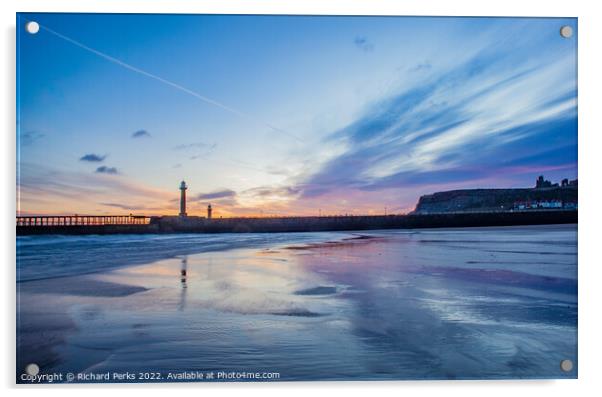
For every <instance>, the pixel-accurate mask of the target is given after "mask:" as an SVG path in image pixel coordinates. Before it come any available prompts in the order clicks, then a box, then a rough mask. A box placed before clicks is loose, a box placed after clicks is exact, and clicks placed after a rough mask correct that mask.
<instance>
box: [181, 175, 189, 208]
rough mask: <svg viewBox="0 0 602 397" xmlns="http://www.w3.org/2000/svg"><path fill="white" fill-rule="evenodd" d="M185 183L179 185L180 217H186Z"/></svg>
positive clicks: (186, 187)
mask: <svg viewBox="0 0 602 397" xmlns="http://www.w3.org/2000/svg"><path fill="white" fill-rule="evenodd" d="M186 189H188V186H186V182H184V181H182V183H180V216H186Z"/></svg>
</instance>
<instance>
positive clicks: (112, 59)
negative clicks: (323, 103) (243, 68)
mask: <svg viewBox="0 0 602 397" xmlns="http://www.w3.org/2000/svg"><path fill="white" fill-rule="evenodd" d="M39 25H40V28H41V29H44V30H45V31H47V32H48V33H50V34H53V35H54V36H56V37H59V38H61V39H63V40H65V41H67V42H69V43H71V44H73V45H75V46H77V47H79V48H82V49H84V50H86V51H88V52H91V53H92V54H95V55H98V56H99V57H101V58H104V59H106V60H107V61H109V62H112V63H114V64H116V65H119V66H123V67H124V68H126V69H128V70H131V71H132V72H136V73H139V74H141V75H143V76H146V77H149V78H151V79H153V80H156V81H158V82H160V83H163V84H166V85H168V86H170V87H172V88H175V89H177V90H180V91H182V92H184V93H186V94H188V95H191V96H193V97H195V98H197V99H200V100H201V101H203V102H205V103H208V104H210V105H213V106H217V107H218V108H221V109H223V110H225V111H227V112H230V113H233V114H235V115H237V116H239V117H242V118H246V119H248V120H251V121H253V122H255V123H259V124H262V125H265V126H266V127H268V128H269V129H271V130H273V131H276V132H279V133H281V134H284V135H287V136H289V137H291V138H294V139H296V140H297V141H299V142H302V140H301V138H299V137H297V136H295V135H293V134H291V133H290V132H287V131H284V130H282V129H280V128H277V127H275V126H273V125H271V124H270V123H266V122H265V121H260V120H257V119H255V118H253V117H251V116H249V115H248V114H246V113H243V112H241V111H239V110H237V109H234V108H232V107H230V106H227V105H224V104H223V103H221V102H218V101H216V100H214V99H211V98H209V97H206V96H204V95H201V94H199V93H198V92H195V91H192V90H190V89H188V88H186V87H184V86H182V85H180V84H177V83H174V82H173V81H170V80H167V79H164V78H163V77H160V76H157V75H156V74H152V73H149V72H147V71H145V70H142V69H140V68H137V67H135V66H133V65H130V64H129V63H126V62H123V61H122V60H120V59H117V58H115V57H112V56H110V55H107V54H105V53H103V52H101V51H98V50H96V49H94V48H92V47H89V46H87V45H85V44H83V43H81V42H79V41H77V40H74V39H72V38H70V37H67V36H65V35H63V34H61V33H59V32H57V31H55V30H52V29H50V28H49V27H47V26H44V25H42V24H39Z"/></svg>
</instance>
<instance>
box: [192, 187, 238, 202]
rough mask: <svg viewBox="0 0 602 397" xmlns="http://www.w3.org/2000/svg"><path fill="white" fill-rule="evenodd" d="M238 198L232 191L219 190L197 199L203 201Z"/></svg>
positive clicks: (204, 194) (202, 194)
mask: <svg viewBox="0 0 602 397" xmlns="http://www.w3.org/2000/svg"><path fill="white" fill-rule="evenodd" d="M233 197H236V192H235V191H234V190H230V189H224V190H219V191H216V192H211V193H201V194H199V195H197V196H196V199H197V200H199V201H201V200H213V199H223V198H233Z"/></svg>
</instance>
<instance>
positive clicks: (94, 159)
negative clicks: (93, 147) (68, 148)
mask: <svg viewBox="0 0 602 397" xmlns="http://www.w3.org/2000/svg"><path fill="white" fill-rule="evenodd" d="M106 158H107V156H106V155H104V156H101V155H98V154H94V153H90V154H84V155H83V156H82V157H80V158H79V161H88V162H91V163H100V162H102V161H104V159H106Z"/></svg>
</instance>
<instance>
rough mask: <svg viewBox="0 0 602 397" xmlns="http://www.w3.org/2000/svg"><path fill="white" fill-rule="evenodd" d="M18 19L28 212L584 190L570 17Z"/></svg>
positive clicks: (303, 204) (221, 208)
mask: <svg viewBox="0 0 602 397" xmlns="http://www.w3.org/2000/svg"><path fill="white" fill-rule="evenodd" d="M27 20H35V21H37V22H39V23H40V25H41V26H42V29H41V30H40V32H39V33H38V34H36V35H30V34H27V33H26V32H25V30H24V25H25V23H26V21H27ZM17 24H18V27H17V30H18V118H17V119H18V134H19V141H18V143H19V145H18V146H19V147H18V156H19V157H18V160H19V168H18V181H17V182H18V185H19V203H18V208H19V211H20V212H21V213H98V214H101V213H130V212H134V213H145V214H175V213H177V211H178V208H177V205H178V203H177V198H178V190H177V187H178V185H179V181H180V180H182V179H185V180H186V181H187V183H188V185H189V186H190V189H189V192H188V196H189V204H190V205H189V206H190V212H191V213H193V214H203V213H204V209H205V207H206V205H207V204H208V203H212V204H213V207H214V211H215V213H216V214H218V215H223V216H231V215H260V214H263V215H291V214H317V213H318V211H320V210H321V211H322V213H327V214H341V213H375V214H377V213H382V212H383V211H384V208H385V207H387V208H388V209H389V212H406V211H409V210H411V209H412V208H413V206H414V205H415V203H416V201H417V199H418V197H419V196H420V195H422V194H427V193H432V192H434V191H440V190H448V189H456V188H477V187H527V186H531V185H533V184H534V180H535V178H536V177H537V175H539V174H544V175H546V177H547V178H548V179H552V180H559V179H561V178H564V177H568V178H575V177H576V176H577V103H576V101H577V85H576V51H577V49H576V34H575V36H573V37H572V38H569V39H564V38H562V37H560V35H559V29H560V27H561V26H563V25H570V26H572V27H573V29H574V31H575V33H576V32H577V22H576V19H543V18H542V19H534V18H426V17H423V18H420V17H293V16H290V17H287V16H186V15H169V16H167V15H112V14H29V13H27V14H20V16H19V17H18V19H17Z"/></svg>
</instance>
